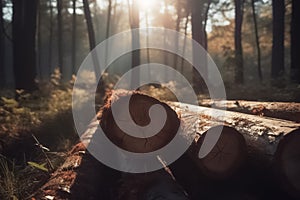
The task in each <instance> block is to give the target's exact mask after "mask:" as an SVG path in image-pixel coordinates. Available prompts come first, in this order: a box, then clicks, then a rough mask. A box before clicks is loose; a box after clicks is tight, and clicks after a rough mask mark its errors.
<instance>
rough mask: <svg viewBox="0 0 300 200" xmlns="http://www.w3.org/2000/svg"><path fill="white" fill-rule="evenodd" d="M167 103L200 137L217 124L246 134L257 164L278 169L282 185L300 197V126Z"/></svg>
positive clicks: (246, 115) (182, 104)
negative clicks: (193, 127) (191, 125)
mask: <svg viewBox="0 0 300 200" xmlns="http://www.w3.org/2000/svg"><path fill="white" fill-rule="evenodd" d="M168 104H169V105H170V106H171V107H172V108H173V109H174V110H176V111H177V113H178V114H179V115H181V120H182V121H185V124H191V123H192V124H194V125H193V126H195V127H196V129H197V131H198V132H199V133H200V134H201V135H202V134H203V133H204V132H205V131H206V130H207V129H209V128H210V127H212V126H215V125H216V124H220V125H226V126H231V127H234V128H235V129H236V130H238V131H239V132H240V133H242V134H243V136H244V138H245V140H246V144H247V148H248V154H249V156H250V157H251V159H252V160H254V162H255V163H256V164H257V165H262V164H263V163H264V164H267V165H268V167H267V168H269V167H272V168H273V169H275V171H276V172H277V173H279V174H280V175H279V176H278V175H277V176H278V177H280V178H281V179H280V180H283V181H284V182H283V185H286V186H289V189H288V191H289V192H290V193H291V194H294V195H300V178H299V177H300V145H299V144H300V129H299V128H300V124H299V123H295V122H291V121H286V120H280V119H272V118H263V117H260V116H255V115H249V114H243V113H238V112H232V111H221V110H218V109H212V108H206V107H200V106H195V105H189V104H184V103H178V102H168ZM223 112H224V113H223ZM188 126H190V125H188ZM195 140H196V141H197V140H199V137H196V138H195ZM286 186H285V188H286Z"/></svg>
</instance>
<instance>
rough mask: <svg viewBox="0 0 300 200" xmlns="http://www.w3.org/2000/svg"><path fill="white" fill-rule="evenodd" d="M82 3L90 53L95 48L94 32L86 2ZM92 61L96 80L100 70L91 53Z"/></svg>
mask: <svg viewBox="0 0 300 200" xmlns="http://www.w3.org/2000/svg"><path fill="white" fill-rule="evenodd" d="M82 2H83V8H84V15H85V20H86V25H87V29H88V35H89V44H90V51H92V50H93V49H94V48H95V47H96V39H95V31H94V26H93V22H92V16H91V11H90V6H89V2H88V0H82ZM92 59H93V64H94V70H95V76H96V80H97V79H98V78H99V77H100V75H101V74H100V73H101V68H100V64H99V60H98V57H97V54H96V52H94V51H92ZM103 89H104V88H103Z"/></svg>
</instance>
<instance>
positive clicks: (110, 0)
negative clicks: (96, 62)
mask: <svg viewBox="0 0 300 200" xmlns="http://www.w3.org/2000/svg"><path fill="white" fill-rule="evenodd" d="M111 9H112V0H108V9H107V20H106V34H105V39H107V38H109V35H110V23H111ZM105 55H106V56H105V66H106V65H107V56H108V43H106V46H105Z"/></svg>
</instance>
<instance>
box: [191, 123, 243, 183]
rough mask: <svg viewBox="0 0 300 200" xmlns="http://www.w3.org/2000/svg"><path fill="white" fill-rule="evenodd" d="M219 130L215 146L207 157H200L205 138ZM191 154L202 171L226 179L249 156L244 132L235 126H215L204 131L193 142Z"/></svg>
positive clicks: (213, 176) (210, 175)
mask: <svg viewBox="0 0 300 200" xmlns="http://www.w3.org/2000/svg"><path fill="white" fill-rule="evenodd" d="M218 132H221V134H220V137H219V138H218V141H217V142H216V144H215V145H214V147H213V148H212V149H211V150H210V151H209V153H208V154H207V155H206V156H205V157H203V158H199V152H200V148H205V146H203V143H204V138H205V137H206V136H207V135H208V134H210V135H212V136H211V137H214V135H217V134H218ZM189 155H190V157H191V158H192V159H193V160H194V162H195V163H196V165H197V166H198V167H199V168H200V169H201V171H202V173H204V174H205V175H207V176H209V177H211V178H214V179H225V178H228V177H229V176H231V175H233V174H234V173H235V172H236V171H237V170H238V169H239V168H240V167H241V166H242V165H243V164H244V162H245V160H246V158H247V148H246V142H245V139H244V137H243V136H242V134H240V133H239V132H238V131H237V130H235V129H234V128H231V127H227V126H215V127H212V128H210V129H209V130H208V131H206V132H204V133H203V134H202V136H201V137H200V138H199V140H198V141H197V142H196V143H193V145H192V147H191V148H190V150H189Z"/></svg>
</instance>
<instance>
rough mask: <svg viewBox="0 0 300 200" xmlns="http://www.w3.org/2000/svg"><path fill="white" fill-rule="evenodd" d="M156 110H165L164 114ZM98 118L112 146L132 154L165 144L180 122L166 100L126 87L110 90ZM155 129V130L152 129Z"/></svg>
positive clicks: (173, 134)
mask: <svg viewBox="0 0 300 200" xmlns="http://www.w3.org/2000/svg"><path fill="white" fill-rule="evenodd" d="M155 106H156V108H157V109H156V108H154V107H155ZM157 106H160V107H157ZM160 108H161V109H160ZM113 109H115V110H113ZM155 109H156V110H155ZM159 110H165V113H161V112H160V111H159ZM126 112H128V113H126ZM163 115H165V116H163ZM98 119H100V125H101V127H102V129H103V131H104V133H105V135H106V136H107V137H108V138H109V139H110V140H111V141H112V142H113V143H114V144H115V145H117V146H119V147H120V148H122V149H124V150H127V151H130V152H135V153H147V152H153V151H156V150H158V149H160V148H162V147H163V146H165V145H167V144H168V143H169V142H170V141H171V140H172V139H173V138H174V136H175V135H176V133H177V130H178V128H179V125H180V120H179V118H178V116H177V114H176V112H175V111H174V110H172V109H171V108H170V107H169V106H168V105H167V104H166V103H163V102H161V101H159V100H157V99H155V98H153V97H150V96H147V95H144V94H142V93H139V92H133V91H125V90H117V91H112V93H111V94H110V95H108V98H107V100H106V104H105V105H104V106H103V107H102V109H101V110H100V112H99V113H98ZM164 119H165V122H163V120H164ZM120 126H123V127H120ZM159 126H161V128H159ZM157 128H158V130H157V132H156V131H155V130H153V129H157ZM152 132H154V134H153V133H152Z"/></svg>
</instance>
